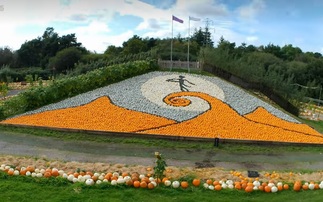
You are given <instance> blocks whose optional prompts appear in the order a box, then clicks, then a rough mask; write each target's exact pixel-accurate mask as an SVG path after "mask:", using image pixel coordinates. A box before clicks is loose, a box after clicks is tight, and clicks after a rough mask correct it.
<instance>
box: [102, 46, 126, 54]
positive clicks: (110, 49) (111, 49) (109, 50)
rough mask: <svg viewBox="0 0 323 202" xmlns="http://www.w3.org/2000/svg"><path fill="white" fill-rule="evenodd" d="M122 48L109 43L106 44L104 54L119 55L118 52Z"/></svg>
mask: <svg viewBox="0 0 323 202" xmlns="http://www.w3.org/2000/svg"><path fill="white" fill-rule="evenodd" d="M122 50H123V49H122V48H121V47H117V46H114V45H110V46H108V48H107V49H106V50H105V51H104V54H107V55H109V56H112V57H115V56H118V55H120V53H121V52H122Z"/></svg>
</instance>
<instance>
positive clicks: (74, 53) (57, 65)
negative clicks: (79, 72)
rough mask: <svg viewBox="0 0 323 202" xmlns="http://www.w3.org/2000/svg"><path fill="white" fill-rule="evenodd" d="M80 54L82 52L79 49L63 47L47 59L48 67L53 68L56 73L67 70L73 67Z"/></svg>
mask: <svg viewBox="0 0 323 202" xmlns="http://www.w3.org/2000/svg"><path fill="white" fill-rule="evenodd" d="M81 56H82V52H81V51H80V50H79V49H77V48H75V47H70V48H65V49H63V50H61V51H59V52H58V53H57V54H56V56H55V57H52V58H51V59H50V60H49V68H50V69H55V70H56V71H57V72H58V73H61V72H67V71H68V70H71V69H73V68H74V66H75V64H76V63H77V62H78V61H79V60H80V59H81Z"/></svg>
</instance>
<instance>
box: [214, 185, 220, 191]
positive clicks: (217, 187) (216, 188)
mask: <svg viewBox="0 0 323 202" xmlns="http://www.w3.org/2000/svg"><path fill="white" fill-rule="evenodd" d="M214 189H215V190H216V191H221V190H222V186H221V185H220V184H218V185H215V186H214Z"/></svg>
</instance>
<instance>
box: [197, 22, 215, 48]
mask: <svg viewBox="0 0 323 202" xmlns="http://www.w3.org/2000/svg"><path fill="white" fill-rule="evenodd" d="M191 41H195V42H196V43H197V44H198V45H199V46H200V47H206V46H208V47H213V45H214V42H213V41H212V35H211V32H210V31H209V29H208V28H207V27H205V28H204V30H202V28H201V27H200V28H199V29H195V31H194V33H193V35H192V37H191Z"/></svg>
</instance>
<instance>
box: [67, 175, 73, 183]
mask: <svg viewBox="0 0 323 202" xmlns="http://www.w3.org/2000/svg"><path fill="white" fill-rule="evenodd" d="M73 178H74V175H72V174H70V175H68V177H67V179H68V180H69V181H71V182H72V181H73Z"/></svg>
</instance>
